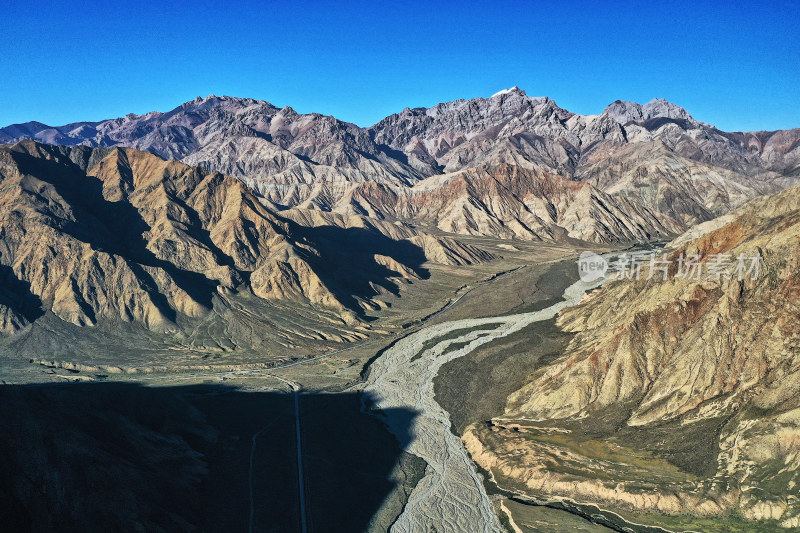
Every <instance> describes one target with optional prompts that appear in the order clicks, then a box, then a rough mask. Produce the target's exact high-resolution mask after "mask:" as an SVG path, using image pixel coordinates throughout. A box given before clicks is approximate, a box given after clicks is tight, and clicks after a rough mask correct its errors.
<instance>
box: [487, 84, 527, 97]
mask: <svg viewBox="0 0 800 533" xmlns="http://www.w3.org/2000/svg"><path fill="white" fill-rule="evenodd" d="M510 93H521V94H525V91H523V90H522V89H520V88H519V87H517V86H516V85H514V86H513V87H511V88H509V89H503V90H502V91H499V92H496V93H494V94H493V95H492V96H491V98H494V97H495V96H501V95H504V94H510Z"/></svg>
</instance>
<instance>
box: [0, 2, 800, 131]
mask: <svg viewBox="0 0 800 533" xmlns="http://www.w3.org/2000/svg"><path fill="white" fill-rule="evenodd" d="M167 4H171V5H167ZM341 4H343V2H338V1H337V2H316V3H304V2H270V3H264V4H261V3H256V2H220V1H215V2H205V1H193V2H182V1H180V0H178V1H175V2H172V3H170V2H162V1H159V2H147V1H142V2H130V3H129V2H118V1H115V2H108V3H105V2H98V3H93V2H86V3H79V2H69V3H67V2H64V3H62V2H44V3H38V2H30V1H26V2H16V1H10V2H9V1H8V0H6V1H5V2H4V3H3V7H2V11H1V13H2V17H0V35H1V36H2V41H1V42H2V45H1V46H0V93H2V103H1V104H0V125H8V124H11V123H16V122H25V121H29V120H38V121H41V122H45V123H48V124H51V125H55V124H63V123H66V122H73V121H78V120H100V119H104V118H112V117H117V116H121V115H124V114H126V113H129V112H134V113H144V112H146V111H151V110H160V111H166V110H169V109H172V108H174V107H176V106H177V105H179V104H180V103H182V102H184V101H186V100H190V99H192V98H194V97H195V96H198V95H202V96H206V95H208V94H212V93H213V94H217V95H221V94H227V95H232V96H248V97H253V98H259V99H264V100H268V101H270V102H272V103H273V104H275V105H278V106H284V105H291V106H292V107H294V108H295V109H296V110H297V111H299V112H311V111H316V112H321V113H325V114H332V115H335V116H336V117H338V118H341V119H343V120H348V121H350V122H355V123H356V124H359V125H362V126H366V125H371V124H372V123H374V122H376V121H377V120H379V119H380V118H382V117H384V116H386V115H388V114H391V113H394V112H398V111H400V110H402V109H403V108H404V107H406V106H408V107H415V106H426V107H427V106H430V105H433V104H435V103H437V102H441V101H447V100H453V99H456V98H471V97H476V96H489V95H491V94H492V93H494V92H496V91H498V90H500V89H504V88H507V87H510V86H513V85H519V86H520V87H522V88H523V89H525V90H526V91H527V93H528V94H529V95H531V96H541V95H547V96H550V97H551V98H553V99H554V100H555V101H556V102H557V103H558V104H559V105H560V106H562V107H564V108H567V109H569V110H571V111H575V112H578V113H587V114H588V113H599V112H600V111H601V110H602V109H603V108H604V107H605V106H606V105H607V104H608V103H610V102H612V101H614V100H616V99H623V100H634V101H638V102H641V103H644V102H646V101H648V100H650V99H652V98H654V97H661V98H667V99H668V100H671V101H673V102H675V103H677V104H679V105H681V106H683V107H685V108H687V109H688V110H689V112H690V113H692V114H693V115H694V116H695V117H696V118H698V119H700V120H703V121H706V122H709V123H712V124H715V125H717V126H718V127H720V128H722V129H726V130H757V129H778V128H791V127H800V97H799V95H800V30H799V29H798V26H800V7H798V2H796V1H792V2H789V1H786V0H777V1H775V2H758V3H756V2H753V3H752V4H750V5H749V6H748V5H745V6H737V7H723V4H726V2H703V1H693V2H669V1H664V2H618V3H614V4H609V5H605V4H604V3H601V2H569V1H561V2H552V3H523V2H504V1H500V2H496V3H494V4H492V7H491V8H484V7H482V4H478V3H476V4H469V3H466V2H452V3H441V2H434V1H427V2H413V1H412V2H408V3H405V2H391V3H383V2H377V1H374V2H363V3H356V2H354V3H351V4H350V5H348V6H347V7H343V6H342V5H341Z"/></svg>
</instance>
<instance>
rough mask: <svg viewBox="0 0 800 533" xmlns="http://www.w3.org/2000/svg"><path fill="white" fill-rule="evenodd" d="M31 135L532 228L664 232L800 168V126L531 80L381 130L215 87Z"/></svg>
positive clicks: (347, 208) (340, 196) (488, 223)
mask: <svg viewBox="0 0 800 533" xmlns="http://www.w3.org/2000/svg"><path fill="white" fill-rule="evenodd" d="M23 139H33V140H37V141H39V142H44V143H50V144H59V145H65V146H73V145H85V146H99V147H109V146H125V147H130V148H136V149H138V150H142V151H148V152H151V153H153V154H155V155H158V156H159V157H162V158H165V159H180V160H182V161H183V162H185V163H187V164H189V165H194V166H200V167H202V168H204V169H207V170H211V171H218V172H222V173H224V174H227V175H230V176H233V177H236V178H239V179H240V180H242V181H243V182H244V183H246V184H247V185H249V186H250V187H252V189H253V190H254V191H256V192H257V193H258V194H259V195H261V196H262V197H264V198H265V199H267V200H269V201H270V202H272V203H273V204H275V206H276V208H278V209H282V208H290V207H302V208H310V209H318V210H322V211H331V212H335V213H341V214H358V215H369V216H371V217H374V218H379V219H384V220H389V221H398V220H400V221H403V222H407V223H412V224H420V225H425V226H429V227H436V228H438V229H440V230H443V231H447V232H452V233H459V234H481V235H489V236H496V237H503V238H509V237H513V238H521V239H553V238H554V237H557V236H563V235H567V236H569V237H574V238H577V239H583V240H588V241H593V242H621V241H631V240H633V241H641V240H650V239H658V238H663V237H664V236H665V235H670V234H675V233H679V232H681V231H684V230H686V229H687V228H688V227H690V226H691V225H693V224H695V223H697V222H702V221H705V220H709V219H711V218H714V217H715V216H718V215H720V214H724V213H725V212H727V211H729V210H730V209H733V208H735V207H738V206H739V205H741V204H742V203H743V202H745V201H746V200H747V199H749V198H752V197H754V196H758V195H762V194H768V193H773V192H777V191H778V190H780V189H782V188H785V187H787V186H790V185H792V184H794V183H797V182H798V179H800V149H799V148H798V146H800V145H799V144H798V141H799V140H800V130H785V131H777V132H749V133H727V132H722V131H720V130H718V129H717V128H715V127H713V126H711V125H708V124H705V123H703V122H700V121H698V120H695V119H694V118H693V117H692V116H691V115H690V114H689V113H688V112H687V111H686V110H684V109H683V108H681V107H679V106H676V105H674V104H672V103H670V102H667V101H665V100H658V99H656V100H653V101H651V102H649V103H647V104H645V105H639V104H636V103H632V102H622V101H616V102H614V103H612V104H611V105H609V106H608V107H607V108H606V109H605V110H604V111H603V112H602V113H601V114H599V115H579V114H575V113H572V112H570V111H567V110H565V109H562V108H560V107H558V106H557V105H556V103H555V102H554V101H553V100H552V99H550V98H546V97H529V96H527V95H526V94H525V92H524V91H522V90H521V89H519V88H517V87H513V88H511V89H507V90H505V91H501V92H499V93H497V94H495V95H494V96H492V97H490V98H475V99H471V100H456V101H453V102H447V103H442V104H438V105H436V106H434V107H431V108H414V109H408V108H407V109H404V110H403V111H401V112H400V113H397V114H394V115H391V116H389V117H386V118H385V119H383V120H381V121H379V122H378V123H377V124H375V125H373V126H371V127H368V128H360V127H358V126H356V125H354V124H350V123H347V122H343V121H340V120H338V119H336V118H334V117H331V116H324V115H320V114H316V113H312V114H298V113H297V112H296V111H294V110H293V109H292V108H291V107H284V108H277V107H275V106H273V105H271V104H269V103H267V102H264V101H259V100H253V99H246V98H232V97H227V96H221V97H217V96H213V95H212V96H209V97H207V98H199V97H198V98H197V99H195V100H194V101H190V102H186V103H184V104H182V105H181V106H179V107H177V108H175V109H173V110H172V111H169V112H166V113H162V112H151V113H146V114H144V115H127V116H125V117H122V118H116V119H111V120H104V121H100V122H79V123H73V124H68V125H65V126H58V127H50V126H47V125H45V124H41V123H36V122H29V123H25V124H17V125H13V126H8V127H6V128H2V129H0V142H2V143H8V144H11V143H15V142H18V141H20V140H23Z"/></svg>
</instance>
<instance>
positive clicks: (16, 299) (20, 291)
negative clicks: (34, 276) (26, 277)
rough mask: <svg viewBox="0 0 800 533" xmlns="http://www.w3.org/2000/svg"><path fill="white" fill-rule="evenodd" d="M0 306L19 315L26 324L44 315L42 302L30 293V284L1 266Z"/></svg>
mask: <svg viewBox="0 0 800 533" xmlns="http://www.w3.org/2000/svg"><path fill="white" fill-rule="evenodd" d="M0 305H1V306H5V307H8V308H9V309H11V310H13V311H14V312H16V313H19V315H20V316H22V317H23V318H24V319H25V320H26V321H28V322H33V321H34V320H36V319H37V318H39V317H40V316H42V315H44V310H43V309H42V301H41V300H40V299H39V297H38V296H36V295H35V294H33V293H32V292H31V284H30V283H28V282H27V281H23V280H21V279H19V278H18V277H17V276H16V274H14V271H13V270H12V269H11V267H9V266H7V265H3V264H0Z"/></svg>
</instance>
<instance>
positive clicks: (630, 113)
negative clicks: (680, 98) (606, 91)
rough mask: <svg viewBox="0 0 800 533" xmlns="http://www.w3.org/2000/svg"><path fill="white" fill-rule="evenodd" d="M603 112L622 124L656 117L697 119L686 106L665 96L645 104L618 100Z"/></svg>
mask: <svg viewBox="0 0 800 533" xmlns="http://www.w3.org/2000/svg"><path fill="white" fill-rule="evenodd" d="M603 114H604V115H608V116H610V117H611V118H613V119H614V120H615V121H617V122H619V123H620V124H627V123H629V122H643V121H646V120H650V119H654V118H673V119H683V120H689V121H692V122H694V121H695V120H694V118H692V116H691V115H690V114H689V112H688V111H686V110H685V109H684V108H682V107H680V106H678V105H676V104H673V103H672V102H670V101H668V100H666V99H664V98H653V99H652V100H650V101H649V102H647V103H646V104H644V105H641V104H638V103H636V102H628V101H624V100H616V101H615V102H612V103H611V104H609V105H608V106H607V107H606V108H605V109H604V110H603Z"/></svg>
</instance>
